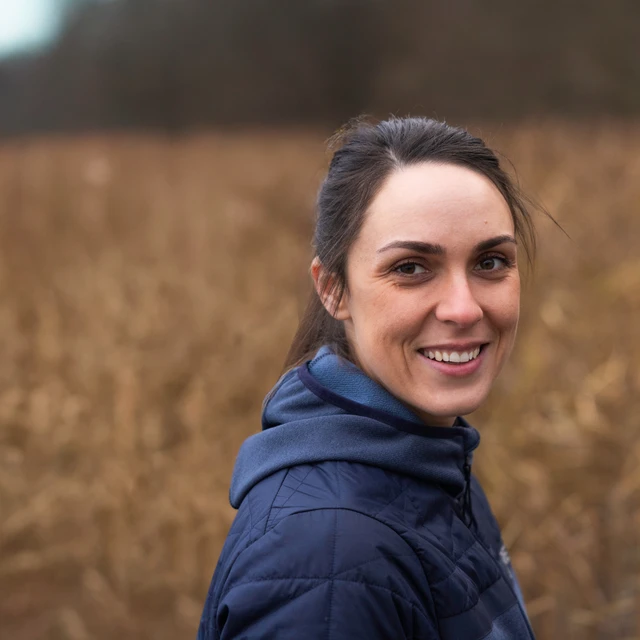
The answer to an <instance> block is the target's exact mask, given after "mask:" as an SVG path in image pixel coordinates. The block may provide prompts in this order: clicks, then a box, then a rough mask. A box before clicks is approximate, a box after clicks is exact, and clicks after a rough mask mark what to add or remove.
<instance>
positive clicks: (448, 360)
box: [418, 342, 489, 377]
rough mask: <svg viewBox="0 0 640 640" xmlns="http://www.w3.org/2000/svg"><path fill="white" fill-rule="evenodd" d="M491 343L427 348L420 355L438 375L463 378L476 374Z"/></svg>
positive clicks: (419, 351)
mask: <svg viewBox="0 0 640 640" xmlns="http://www.w3.org/2000/svg"><path fill="white" fill-rule="evenodd" d="M488 345H489V343H488V342H487V343H484V344H478V343H476V344H475V345H469V346H462V347H456V348H455V349H453V348H450V347H449V348H444V347H442V348H439V349H435V348H425V349H419V350H418V353H419V354H420V355H421V356H422V358H423V361H424V362H426V363H427V364H428V365H429V366H430V367H432V368H433V369H435V370H436V371H437V372H438V373H440V374H444V375H446V376H453V377H461V376H468V375H471V374H472V373H475V372H476V371H478V369H479V368H480V366H481V364H482V362H483V360H484V357H483V356H484V354H485V350H486V347H487V346H488Z"/></svg>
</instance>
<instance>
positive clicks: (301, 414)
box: [230, 348, 480, 508]
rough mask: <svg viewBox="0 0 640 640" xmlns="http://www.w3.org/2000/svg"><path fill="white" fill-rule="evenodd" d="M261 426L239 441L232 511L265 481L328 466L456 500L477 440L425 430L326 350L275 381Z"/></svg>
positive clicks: (463, 431) (465, 431)
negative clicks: (436, 489)
mask: <svg viewBox="0 0 640 640" xmlns="http://www.w3.org/2000/svg"><path fill="white" fill-rule="evenodd" d="M314 363H315V364H314ZM320 380H322V382H321V381H320ZM337 391H339V392H340V393H338V392H337ZM262 427H263V431H262V433H258V434H256V435H254V436H251V437H250V438H248V439H247V440H246V441H245V442H244V444H243V445H242V447H241V449H240V452H239V454H238V458H237V460H236V466H235V469H234V473H233V477H232V480H231V491H230V499H231V504H232V505H233V506H234V507H236V508H237V507H239V505H240V503H241V502H242V500H243V499H244V497H245V496H246V495H247V493H248V492H249V491H250V490H251V488H252V487H253V486H254V485H255V484H257V483H258V482H260V480H262V479H264V478H266V477H267V476H269V475H271V474H273V473H276V472H277V471H279V470H281V469H285V468H288V467H292V466H297V465H302V464H315V463H320V462H324V461H328V460H342V461H346V462H359V463H363V464H370V465H373V466H377V467H379V468H382V469H386V470H389V471H392V472H395V473H399V474H402V475H408V476H413V477H415V478H417V479H419V480H423V481H426V482H430V483H437V484H439V485H441V486H442V487H443V489H444V490H445V491H447V492H448V493H450V494H451V495H452V496H453V497H458V496H460V495H461V494H462V493H463V491H464V489H465V488H466V487H467V486H468V482H469V480H468V476H469V472H468V466H469V464H470V461H471V454H472V451H473V450H474V449H475V448H476V447H477V446H478V444H479V441H480V435H479V434H478V432H477V431H476V429H474V428H473V427H472V426H470V425H469V424H468V423H467V422H466V421H464V420H463V419H461V418H459V419H458V421H457V422H456V425H454V426H452V427H431V426H427V425H425V424H424V423H422V422H421V421H420V419H419V418H418V417H417V416H416V415H414V414H413V413H412V412H411V411H409V409H408V408H406V407H405V406H404V405H403V404H401V403H400V402H399V401H398V400H397V399H395V398H394V397H393V396H391V394H389V393H388V392H387V391H386V390H385V389H383V388H382V387H380V386H379V385H377V384H376V383H375V382H374V381H372V380H371V379H370V378H368V377H367V376H366V375H365V374H364V373H363V372H362V371H360V370H359V369H357V367H355V366H353V365H350V364H349V363H345V362H344V361H343V360H341V359H340V358H338V356H336V355H335V354H333V353H331V352H329V355H327V351H326V348H323V350H321V351H320V352H318V354H317V356H316V358H314V360H312V361H311V362H307V363H305V364H303V365H301V366H300V367H297V368H295V369H292V370H290V371H289V372H287V373H286V374H285V375H284V376H283V377H282V378H281V379H280V380H279V381H278V383H277V384H276V386H275V387H274V389H273V390H272V391H271V393H270V394H269V395H268V396H267V398H266V399H265V403H264V405H263V416H262Z"/></svg>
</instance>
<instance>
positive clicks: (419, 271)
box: [314, 162, 520, 426]
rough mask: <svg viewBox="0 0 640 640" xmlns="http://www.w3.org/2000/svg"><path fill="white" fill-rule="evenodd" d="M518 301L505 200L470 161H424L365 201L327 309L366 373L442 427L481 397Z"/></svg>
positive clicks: (513, 323)
mask: <svg viewBox="0 0 640 640" xmlns="http://www.w3.org/2000/svg"><path fill="white" fill-rule="evenodd" d="M317 274H318V268H317V266H316V269H315V272H314V276H317ZM327 302H329V301H327ZM519 303H520V276H519V272H518V267H517V262H516V243H515V238H514V225H513V220H512V217H511V213H510V211H509V208H508V206H507V203H506V201H505V200H504V198H503V197H502V195H501V194H500V192H499V191H498V190H497V188H496V187H495V186H494V185H493V184H492V182H491V181H490V180H489V179H487V178H485V177H484V176H482V175H480V174H478V173H476V172H474V171H472V170H470V169H466V168H462V167H457V166H453V165H447V164H434V163H426V162H425V163H421V164H418V165H413V166H409V167H405V168H402V169H399V170H397V171H395V172H394V173H392V174H391V175H390V176H389V177H388V178H387V180H386V182H385V183H384V184H383V186H382V188H381V189H380V191H379V192H378V194H377V195H376V197H375V198H374V200H373V201H372V203H371V205H370V207H369V209H368V211H367V213H366V215H365V220H364V223H363V226H362V229H361V231H360V234H359V236H358V237H357V239H356V240H355V242H354V243H353V244H352V246H351V249H350V251H349V255H348V260H347V291H346V292H345V294H344V296H343V299H342V300H341V302H340V304H339V306H338V307H337V309H336V311H335V313H334V315H335V317H336V318H338V319H341V320H343V321H344V323H345V329H346V334H347V338H348V340H349V343H350V345H351V347H352V352H353V354H354V356H355V360H356V364H357V365H358V366H359V367H360V368H361V369H362V370H363V371H364V372H365V373H367V375H369V376H370V377H371V378H372V379H374V380H376V381H377V382H378V383H380V384H381V385H382V386H383V387H385V388H386V389H387V390H388V391H390V392H391V393H392V394H393V395H394V396H395V397H396V398H398V399H399V400H401V401H402V402H403V403H404V404H405V405H407V406H408V407H409V408H411V409H412V410H413V411H414V412H415V413H416V414H418V415H419V416H420V417H421V418H422V419H423V420H424V421H425V422H426V423H427V424H431V425H442V426H447V425H451V424H453V421H454V419H455V417H456V416H458V415H465V414H468V413H470V412H472V411H474V410H475V409H477V408H478V407H479V406H480V405H481V404H482V402H483V401H484V400H485V398H486V397H487V395H488V393H489V391H490V389H491V386H492V384H493V381H494V380H495V378H496V376H497V375H498V373H499V372H500V369H501V368H502V366H503V365H504V363H505V361H506V359H507V357H508V356H509V353H510V352H511V349H512V346H513V342H514V339H515V335H516V328H517V325H518V316H519V306H520V305H519Z"/></svg>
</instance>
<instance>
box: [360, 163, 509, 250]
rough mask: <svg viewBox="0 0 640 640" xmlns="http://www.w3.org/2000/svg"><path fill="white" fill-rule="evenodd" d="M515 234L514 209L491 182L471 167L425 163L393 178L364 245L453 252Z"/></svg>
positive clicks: (377, 202) (366, 228) (381, 194)
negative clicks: (392, 243) (401, 243)
mask: <svg viewBox="0 0 640 640" xmlns="http://www.w3.org/2000/svg"><path fill="white" fill-rule="evenodd" d="M513 232H514V225H513V219H512V216H511V212H510V210H509V207H508V205H507V203H506V201H505V199H504V198H503V197H502V194H501V193H500V192H499V191H498V189H497V188H496V187H495V185H494V184H493V183H492V182H491V180H489V179H488V178H486V177H485V176H483V175H481V174H479V173H477V172H475V171H473V170H471V169H467V168H465V167H458V166H454V165H450V164H435V163H426V162H425V163H420V164H416V165H411V166H408V167H403V168H401V169H398V170H396V171H394V172H393V173H392V174H390V175H389V176H388V178H387V179H386V181H385V182H384V183H383V185H382V187H381V188H380V190H379V191H378V193H377V194H376V196H375V197H374V199H373V200H372V202H371V204H370V206H369V208H368V211H367V214H366V217H365V220H364V223H363V226H362V230H361V235H360V239H362V240H363V241H366V242H367V243H373V244H381V243H385V242H388V241H389V240H394V239H403V240H407V239H412V240H413V239H415V240H421V241H425V242H438V243H440V244H443V245H445V246H449V245H451V244H461V243H466V242H468V243H469V244H476V242H478V241H480V240H483V239H485V238H487V237H492V236H496V235H502V234H513Z"/></svg>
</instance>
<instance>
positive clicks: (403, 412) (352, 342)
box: [198, 118, 535, 640]
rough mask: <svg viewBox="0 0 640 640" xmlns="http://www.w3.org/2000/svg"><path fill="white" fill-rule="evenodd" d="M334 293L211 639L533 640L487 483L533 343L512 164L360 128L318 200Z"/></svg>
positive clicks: (458, 133)
mask: <svg viewBox="0 0 640 640" xmlns="http://www.w3.org/2000/svg"><path fill="white" fill-rule="evenodd" d="M314 240H315V242H314V244H315V250H316V257H315V258H314V260H313V262H312V265H311V275H312V277H313V282H314V284H315V291H314V294H313V296H312V299H311V301H310V303H309V306H308V308H307V310H306V312H305V315H304V317H303V319H302V321H301V323H300V327H299V329H298V333H297V335H296V336H295V338H294V341H293V345H292V347H291V350H290V353H289V356H288V359H287V368H288V371H287V372H286V373H285V374H284V376H283V377H282V378H281V379H280V381H279V382H278V383H277V384H276V386H275V388H274V389H273V390H272V391H271V392H270V393H269V395H268V396H267V398H266V400H265V403H264V408H263V418H262V429H263V430H262V432H261V433H259V434H257V435H254V436H252V437H250V438H249V439H248V440H247V441H246V442H245V443H244V444H243V446H242V448H241V450H240V453H239V455H238V459H237V462H236V467H235V470H234V474H233V478H232V482H231V503H232V505H233V506H234V507H235V508H237V509H238V514H237V517H236V519H235V522H234V524H233V526H232V528H231V531H230V533H229V536H228V538H227V541H226V544H225V546H224V549H223V551H222V554H221V557H220V561H219V563H218V566H217V569H216V571H215V574H214V577H213V582H212V584H211V588H210V591H209V594H208V597H207V601H206V604H205V609H204V613H203V616H202V620H201V624H200V631H199V636H198V637H199V638H200V639H201V640H205V639H206V640H213V639H214V638H215V639H217V638H221V639H225V640H226V639H231V638H283V639H285V638H286V639H294V638H295V639H296V640H298V639H316V638H318V639H320V638H323V639H326V640H338V639H343V638H344V639H347V638H349V639H352V638H366V639H372V640H373V639H394V640H398V639H400V638H413V639H414V640H418V639H420V640H435V639H442V640H454V639H455V640H480V639H481V638H482V639H485V640H498V639H500V640H502V639H520V638H533V633H532V631H531V628H530V625H529V622H528V620H527V616H526V613H525V609H524V604H523V601H522V597H521V594H520V589H519V587H518V583H517V581H516V578H515V576H514V574H513V571H512V568H511V565H510V562H509V557H508V554H507V552H506V550H505V548H504V545H503V544H502V541H501V537H500V532H499V529H498V525H497V523H496V521H495V519H494V517H493V515H492V513H491V509H490V507H489V505H488V503H487V500H486V498H485V495H484V493H483V491H482V489H481V487H480V486H479V484H478V482H477V481H476V479H475V478H474V477H473V476H472V475H471V462H472V455H473V453H472V452H473V451H474V449H475V448H476V447H477V446H478V443H479V435H478V432H477V431H476V430H475V429H474V428H473V427H472V426H470V425H469V424H468V423H467V422H465V420H464V419H463V418H462V416H464V415H466V414H468V413H470V412H472V411H474V410H475V409H477V408H478V407H479V406H480V405H481V404H482V403H483V402H484V400H485V398H486V397H487V394H488V393H489V390H490V389H491V386H492V384H493V382H494V380H495V378H496V376H497V375H498V373H499V371H500V369H501V368H502V366H503V365H504V363H505V361H506V359H507V357H508V356H509V353H510V352H511V348H512V346H513V342H514V338H515V335H516V328H517V324H518V315H519V301H520V277H519V270H518V258H517V253H518V251H519V250H522V251H524V253H525V255H526V256H527V258H529V259H531V258H532V255H531V254H532V252H533V250H534V248H535V247H534V245H535V238H534V233H533V226H532V223H531V219H530V217H529V214H528V212H527V209H526V207H525V205H524V202H523V199H522V197H521V196H520V195H519V194H518V192H517V190H516V189H515V187H514V185H513V184H512V183H511V181H510V179H509V177H508V176H507V175H506V174H505V173H504V172H503V170H502V169H501V168H500V165H499V163H498V160H497V159H496V156H495V155H494V153H493V152H492V151H491V150H490V149H488V148H487V147H486V146H485V145H484V143H483V142H482V141H481V140H479V139H478V138H475V137H473V136H472V135H470V134H469V133H467V132H466V131H464V130H462V129H458V128H454V127H450V126H448V125H446V124H444V123H441V122H437V121H434V120H428V119H424V118H406V119H396V118H394V119H391V120H388V121H384V122H380V123H378V124H368V123H363V122H358V123H356V124H355V125H353V126H352V127H350V128H348V129H347V130H346V131H345V132H343V133H342V134H341V137H340V140H339V148H338V149H337V150H336V151H335V153H334V156H333V159H332V161H331V164H330V167H329V172H328V175H327V178H326V179H325V181H324V183H323V185H322V187H321V189H320V194H319V198H318V203H317V224H316V231H315V238H314Z"/></svg>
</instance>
